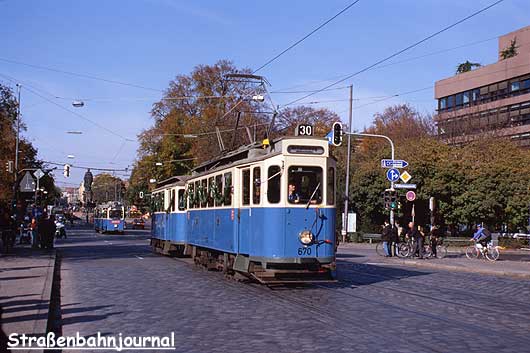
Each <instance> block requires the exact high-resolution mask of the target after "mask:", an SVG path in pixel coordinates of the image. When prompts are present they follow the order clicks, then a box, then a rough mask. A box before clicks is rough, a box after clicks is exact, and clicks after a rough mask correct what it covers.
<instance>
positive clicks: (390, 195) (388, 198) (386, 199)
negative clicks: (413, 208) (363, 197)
mask: <svg viewBox="0 0 530 353" xmlns="http://www.w3.org/2000/svg"><path fill="white" fill-rule="evenodd" d="M383 203H384V205H385V208H386V209H391V210H395V209H397V208H398V206H399V203H398V195H397V191H396V190H392V189H386V190H385V191H384V192H383Z"/></svg>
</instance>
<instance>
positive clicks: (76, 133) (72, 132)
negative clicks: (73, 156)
mask: <svg viewBox="0 0 530 353" xmlns="http://www.w3.org/2000/svg"><path fill="white" fill-rule="evenodd" d="M66 133H67V134H70V135H82V134H83V131H76V130H72V131H67V132H66Z"/></svg>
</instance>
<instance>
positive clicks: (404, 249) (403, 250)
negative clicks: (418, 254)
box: [398, 243, 412, 257]
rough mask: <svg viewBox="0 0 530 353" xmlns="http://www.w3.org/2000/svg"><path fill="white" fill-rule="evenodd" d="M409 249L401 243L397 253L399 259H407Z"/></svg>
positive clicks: (407, 245)
mask: <svg viewBox="0 0 530 353" xmlns="http://www.w3.org/2000/svg"><path fill="white" fill-rule="evenodd" d="M411 250H412V249H411V247H410V245H409V244H407V243H403V244H400V245H399V248H398V252H399V254H400V256H401V257H409V256H410V252H411Z"/></svg>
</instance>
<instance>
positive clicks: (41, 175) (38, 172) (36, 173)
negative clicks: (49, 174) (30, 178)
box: [33, 169, 44, 179]
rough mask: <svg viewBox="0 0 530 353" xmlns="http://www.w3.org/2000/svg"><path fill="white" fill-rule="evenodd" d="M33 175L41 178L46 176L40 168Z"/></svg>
mask: <svg viewBox="0 0 530 353" xmlns="http://www.w3.org/2000/svg"><path fill="white" fill-rule="evenodd" d="M33 175H35V178H37V179H40V178H42V177H43V176H44V172H43V171H42V170H40V169H37V170H36V171H35V172H34V173H33Z"/></svg>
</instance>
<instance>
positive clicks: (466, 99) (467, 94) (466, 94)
mask: <svg viewBox="0 0 530 353" xmlns="http://www.w3.org/2000/svg"><path fill="white" fill-rule="evenodd" d="M470 97H471V91H467V92H464V93H463V96H462V102H463V103H464V104H469V101H470Z"/></svg>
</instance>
